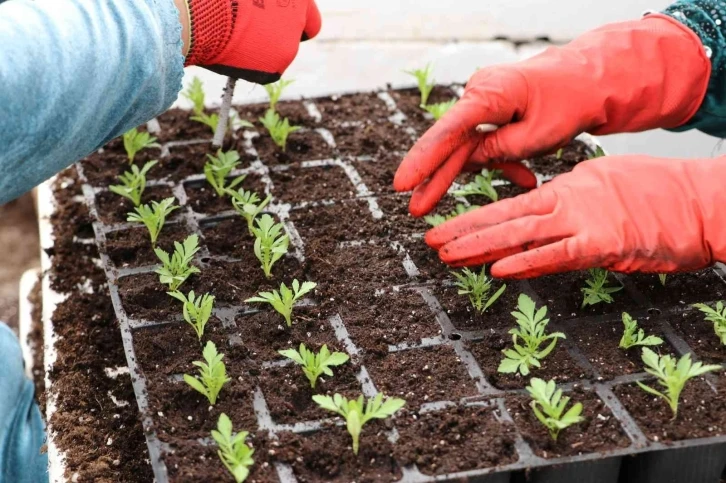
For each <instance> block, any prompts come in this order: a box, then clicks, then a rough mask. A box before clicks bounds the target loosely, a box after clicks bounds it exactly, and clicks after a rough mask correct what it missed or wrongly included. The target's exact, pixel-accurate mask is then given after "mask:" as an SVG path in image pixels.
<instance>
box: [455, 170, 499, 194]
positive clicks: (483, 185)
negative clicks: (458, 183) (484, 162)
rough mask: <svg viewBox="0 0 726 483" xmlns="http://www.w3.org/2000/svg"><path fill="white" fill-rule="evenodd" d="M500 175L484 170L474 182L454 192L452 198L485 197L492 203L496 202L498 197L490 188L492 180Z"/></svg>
mask: <svg viewBox="0 0 726 483" xmlns="http://www.w3.org/2000/svg"><path fill="white" fill-rule="evenodd" d="M499 173H501V171H498V170H492V171H488V170H486V169H482V170H481V174H478V175H476V176H475V177H474V181H472V182H471V183H467V184H466V185H464V186H463V187H462V188H461V189H459V190H456V191H454V196H476V195H482V196H486V197H487V198H489V199H490V200H492V201H497V200H498V199H499V195H498V194H497V190H496V189H495V188H494V186H492V181H494V178H495V177H496V176H497V175H498V174H499Z"/></svg>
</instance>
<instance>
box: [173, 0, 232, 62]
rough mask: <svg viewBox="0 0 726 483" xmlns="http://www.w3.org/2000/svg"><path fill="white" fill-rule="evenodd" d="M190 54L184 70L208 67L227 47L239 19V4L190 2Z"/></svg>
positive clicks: (205, 0)
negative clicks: (197, 66)
mask: <svg viewBox="0 0 726 483" xmlns="http://www.w3.org/2000/svg"><path fill="white" fill-rule="evenodd" d="M187 5H188V6H189V21H190V24H191V25H190V29H189V32H190V35H189V37H190V39H189V45H190V47H189V54H188V55H187V57H186V60H185V62H184V66H185V67H186V66H189V65H205V64H208V63H209V61H210V59H213V58H214V57H216V56H217V55H219V53H220V52H221V51H222V50H223V49H224V48H225V47H226V46H227V44H228V43H229V41H230V39H231V37H232V29H233V27H234V22H235V20H236V17H237V9H238V2H237V0H187Z"/></svg>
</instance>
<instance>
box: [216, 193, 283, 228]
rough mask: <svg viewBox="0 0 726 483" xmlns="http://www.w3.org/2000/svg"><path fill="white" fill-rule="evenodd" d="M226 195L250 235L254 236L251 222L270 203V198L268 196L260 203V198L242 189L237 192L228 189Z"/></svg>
mask: <svg viewBox="0 0 726 483" xmlns="http://www.w3.org/2000/svg"><path fill="white" fill-rule="evenodd" d="M227 194H228V195H229V197H230V199H231V200H232V207H233V208H234V210H235V211H236V212H237V213H239V214H240V216H242V217H243V218H244V219H245V220H247V229H249V231H250V235H254V232H253V231H252V228H253V222H254V220H255V218H257V216H258V215H259V214H260V213H262V210H264V209H265V207H266V206H267V205H268V204H269V203H270V201H272V196H268V197H267V198H265V199H264V200H263V201H262V202H260V197H259V196H257V193H254V192H252V191H246V190H245V189H244V188H240V189H239V190H238V191H234V190H231V189H228V190H227Z"/></svg>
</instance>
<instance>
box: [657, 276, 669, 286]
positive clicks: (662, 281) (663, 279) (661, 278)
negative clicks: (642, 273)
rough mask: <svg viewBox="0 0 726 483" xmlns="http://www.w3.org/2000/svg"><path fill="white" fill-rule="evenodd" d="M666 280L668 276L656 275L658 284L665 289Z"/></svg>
mask: <svg viewBox="0 0 726 483" xmlns="http://www.w3.org/2000/svg"><path fill="white" fill-rule="evenodd" d="M666 278H668V275H667V274H665V273H659V274H658V280H660V284H661V285H663V286H664V287H665V285H666Z"/></svg>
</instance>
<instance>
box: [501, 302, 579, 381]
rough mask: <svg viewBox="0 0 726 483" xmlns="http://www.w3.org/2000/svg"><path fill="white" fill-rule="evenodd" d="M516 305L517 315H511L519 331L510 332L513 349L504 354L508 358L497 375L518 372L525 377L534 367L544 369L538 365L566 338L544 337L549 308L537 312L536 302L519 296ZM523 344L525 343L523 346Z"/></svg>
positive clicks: (561, 336) (558, 334) (514, 313)
mask: <svg viewBox="0 0 726 483" xmlns="http://www.w3.org/2000/svg"><path fill="white" fill-rule="evenodd" d="M517 302H518V303H517V308H518V311H517V312H512V315H513V316H514V318H515V319H516V321H517V325H518V327H515V328H514V329H511V330H510V331H509V334H511V335H512V343H513V344H514V349H505V350H504V351H502V352H503V353H504V356H505V358H504V359H502V361H501V362H500V364H499V369H498V371H499V372H502V373H515V372H519V373H520V374H521V375H523V376H526V375H527V374H529V370H530V368H531V367H541V364H540V362H539V361H540V360H541V359H544V358H545V357H547V356H548V355H549V353H550V352H552V350H553V349H554V348H555V345H556V344H557V339H565V334H563V333H562V332H553V333H552V334H545V329H546V328H547V324H548V323H549V321H550V319H547V318H545V317H546V315H547V306H546V305H545V306H542V307H541V308H540V309H539V310H537V311H536V312H535V308H536V306H535V303H534V300H532V299H531V298H529V297H528V296H527V295H525V294H520V295H519V299H518V301H517ZM520 340H521V341H522V343H523V344H521V345H520ZM548 340H550V341H551V342H550V343H549V344H548V345H547V347H545V348H544V349H542V350H540V347H541V346H542V344H544V343H545V342H547V341H548Z"/></svg>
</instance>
